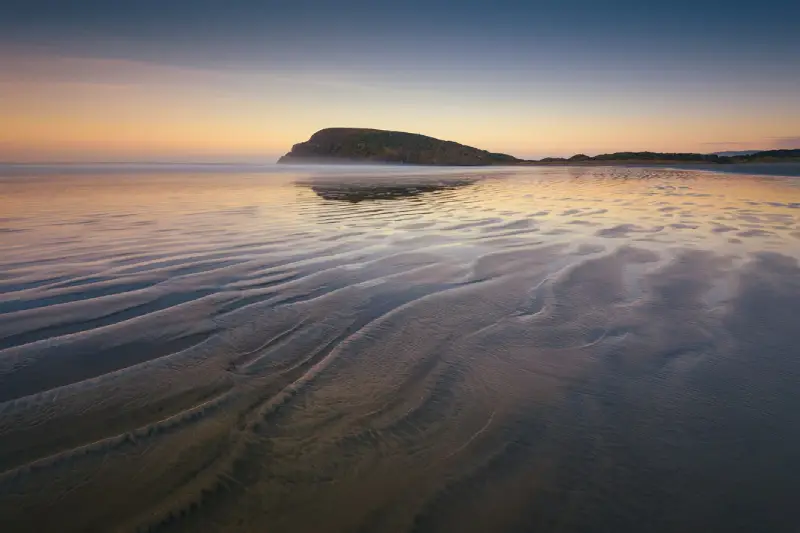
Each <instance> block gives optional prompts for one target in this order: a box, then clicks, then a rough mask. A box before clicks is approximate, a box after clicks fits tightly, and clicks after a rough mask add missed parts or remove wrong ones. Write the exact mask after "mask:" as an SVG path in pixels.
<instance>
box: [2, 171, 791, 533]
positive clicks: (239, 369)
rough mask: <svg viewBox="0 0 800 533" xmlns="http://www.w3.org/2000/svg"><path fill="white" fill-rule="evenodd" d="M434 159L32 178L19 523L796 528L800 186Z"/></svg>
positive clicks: (5, 328) (5, 497)
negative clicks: (440, 166)
mask: <svg viewBox="0 0 800 533" xmlns="http://www.w3.org/2000/svg"><path fill="white" fill-rule="evenodd" d="M425 172H426V171H425V169H420V170H419V171H418V173H419V175H418V176H417V177H415V179H414V180H411V181H409V180H407V179H405V180H404V181H400V180H397V179H396V180H395V183H394V184H391V183H381V184H376V185H364V183H363V180H354V181H352V182H349V183H348V182H347V181H346V180H341V179H338V180H335V181H329V182H325V183H323V182H322V181H324V180H322V181H320V180H318V179H316V178H315V177H312V178H314V179H311V180H309V177H308V176H295V175H290V174H281V173H275V174H269V175H251V174H241V175H225V176H172V177H165V176H151V177H146V176H141V175H137V176H136V177H135V178H130V179H125V178H119V177H118V178H116V179H114V180H108V179H106V178H105V177H102V176H83V177H78V176H70V177H63V178H59V177H47V178H42V179H41V180H31V181H24V182H23V181H16V182H15V181H11V182H9V183H6V185H8V187H7V191H8V192H7V193H5V194H4V196H3V197H2V198H0V206H2V208H3V209H2V212H3V213H4V215H3V216H4V217H5V218H4V219H3V222H2V227H3V230H4V231H3V232H2V233H0V244H2V246H3V249H4V250H8V251H9V253H7V254H4V255H3V256H2V258H0V262H1V263H0V276H1V277H0V313H2V314H0V402H2V403H0V435H1V436H2V438H0V523H2V524H4V525H6V524H7V526H6V527H5V528H4V529H5V530H8V531H146V530H150V531H220V532H223V531H224V532H251V531H252V532H254V531H273V532H280V531H291V532H320V531H326V532H327V531H330V532H350V531H363V532H367V531H370V532H372V531H377V532H381V531H385V532H395V531H414V532H451V531H464V532H470V531H475V532H485V531H508V532H529V531H576V532H578V531H580V532H586V531H598V532H600V531H636V532H639V531H656V532H659V531H664V532H686V531H794V529H795V524H796V523H797V518H798V517H797V516H796V515H797V511H796V510H795V508H796V506H795V504H794V495H795V494H797V493H798V490H800V481H798V480H797V479H796V476H795V475H794V471H795V470H796V469H798V468H800V455H799V454H797V452H796V451H795V448H796V443H797V442H798V439H800V420H798V418H797V416H796V411H797V409H798V407H800V390H798V388H797V387H796V383H797V377H798V375H800V358H798V357H797V348H796V346H797V343H798V341H799V340H800V333H798V332H797V327H796V317H797V316H798V314H800V266H799V265H798V256H800V245H799V244H798V242H799V241H798V239H797V235H798V234H800V220H799V219H800V187H798V185H797V182H796V181H792V180H790V179H783V178H762V177H753V176H727V175H720V174H714V173H707V172H696V171H691V170H667V169H627V168H602V167H596V168H579V169H570V168H554V169H520V170H519V171H515V173H512V174H510V175H509V174H508V172H507V171H504V174H503V175H493V174H485V171H484V174H483V175H481V176H468V175H467V176H461V181H459V182H457V183H454V182H449V181H442V180H443V178H442V177H441V176H439V177H436V180H439V183H438V185H434V184H433V183H431V182H430V181H429V180H430V176H425ZM478 178H480V179H478ZM59 180H60V181H59ZM298 182H299V183H301V184H302V186H298ZM426 183H427V185H426ZM53 188H58V189H59V191H60V194H59V195H56V196H52V195H51V197H50V198H48V201H47V202H45V201H43V200H42V197H41V194H42V192H43V191H47V190H52V189H53ZM4 192H5V191H4ZM87 196H89V197H90V200H92V201H85V199H86V197H87ZM79 198H83V199H84V201H83V202H80V203H79V202H77V201H76V200H77V199H79ZM366 199H369V200H371V201H361V200H366ZM338 200H346V201H338ZM99 502H102V504H100V503H99Z"/></svg>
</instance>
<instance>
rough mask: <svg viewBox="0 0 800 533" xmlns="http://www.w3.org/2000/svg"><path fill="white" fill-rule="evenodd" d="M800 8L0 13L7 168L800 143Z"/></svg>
mask: <svg viewBox="0 0 800 533" xmlns="http://www.w3.org/2000/svg"><path fill="white" fill-rule="evenodd" d="M798 20H800V2H796V1H787V0H780V1H779V0H762V1H761V2H757V3H754V2H737V1H732V0H727V1H718V0H693V1H688V0H672V1H661V0H650V1H644V0H642V1H637V2H634V1H626V0H618V1H601V0H558V1H556V0H527V1H516V0H494V1H491V2H489V1H481V2H478V1H473V0H465V1H461V2H454V1H442V0H404V1H397V0H396V1H393V2H386V1H380V0H372V1H362V0H338V1H335V2H334V1H331V0H286V1H284V0H258V1H257V0H226V1H213V0H192V1H187V0H170V1H169V2H165V1H163V0H159V1H155V0H137V1H129V0H117V1H115V2H110V1H108V0H81V1H74V2H66V1H64V0H24V1H21V0H4V2H3V13H2V16H0V161H14V162H56V161H58V162H62V161H71V162H83V161H85V162H89V161H92V162H96V161H172V162H253V163H261V162H271V161H274V159H275V158H277V157H278V156H280V155H282V154H283V153H286V152H288V151H289V150H290V149H291V146H292V144H294V143H297V142H301V141H304V140H306V139H307V138H308V137H309V136H310V135H311V134H312V133H313V132H315V131H317V130H319V129H322V128H325V127H332V126H349V127H371V128H382V129H392V130H400V131H409V132H415V133H424V134H426V135H431V136H434V137H438V138H443V139H448V140H453V141H457V142H461V143H464V144H468V145H471V146H477V147H479V148H484V149H487V150H491V151H498V152H505V153H510V154H513V155H516V156H518V157H526V158H540V157H546V156H569V155H572V154H575V153H586V154H590V155H593V154H597V153H604V152H614V151H639V150H651V151H667V152H676V151H681V152H686V151H688V152H717V151H725V150H747V149H771V148H800V31H798V30H797V21H798Z"/></svg>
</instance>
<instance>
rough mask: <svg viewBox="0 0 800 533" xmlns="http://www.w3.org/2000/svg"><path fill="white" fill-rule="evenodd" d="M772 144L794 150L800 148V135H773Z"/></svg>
mask: <svg viewBox="0 0 800 533" xmlns="http://www.w3.org/2000/svg"><path fill="white" fill-rule="evenodd" d="M770 144H771V145H772V146H773V147H774V148H778V149H788V150H792V149H795V148H800V136H798V137H772V139H771V140H770Z"/></svg>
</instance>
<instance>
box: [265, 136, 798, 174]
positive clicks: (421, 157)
mask: <svg viewBox="0 0 800 533" xmlns="http://www.w3.org/2000/svg"><path fill="white" fill-rule="evenodd" d="M787 161H800V149H796V150H766V151H762V152H755V153H751V154H741V155H719V154H694V153H662V152H616V153H613V154H600V155H596V156H588V155H584V154H576V155H574V156H572V157H569V158H560V157H546V158H544V159H540V160H524V159H518V158H516V157H513V156H510V155H507V154H499V153H494V152H489V151H487V150H481V149H479V148H473V147H471V146H466V145H463V144H459V143H456V142H453V141H443V140H440V139H436V138H434V137H428V136H427V135H420V134H417V133H406V132H400V131H387V130H376V129H369V128H326V129H323V130H320V131H318V132H317V133H315V134H314V135H312V136H311V138H310V139H309V140H308V141H305V142H302V143H298V144H295V145H294V146H293V147H292V150H291V152H289V153H288V154H286V155H285V156H283V157H281V158H280V159H279V160H278V163H296V164H309V163H311V164H313V163H405V164H413V165H445V166H481V165H614V164H651V165H652V164H676V163H703V164H737V163H773V162H787Z"/></svg>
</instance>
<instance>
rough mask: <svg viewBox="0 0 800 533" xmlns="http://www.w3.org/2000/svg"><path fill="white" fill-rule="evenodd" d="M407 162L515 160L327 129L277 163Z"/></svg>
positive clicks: (399, 135)
mask: <svg viewBox="0 0 800 533" xmlns="http://www.w3.org/2000/svg"><path fill="white" fill-rule="evenodd" d="M348 162H373V163H408V164H414V165H453V166H478V165H504V164H514V163H518V162H520V160H519V159H517V158H516V157H512V156H510V155H506V154H495V153H491V152H487V151H486V150H479V149H478V148H473V147H471V146H465V145H463V144H458V143H455V142H452V141H442V140H440V139H435V138H433V137H428V136H426V135H418V134H416V133H404V132H400V131H386V130H374V129H365V128H327V129H324V130H320V131H318V132H317V133H315V134H314V135H312V136H311V138H310V139H309V140H307V141H306V142H302V143H299V144H295V145H294V146H293V147H292V151H291V152H289V153H288V154H286V155H285V156H283V157H281V158H280V159H279V160H278V163H298V164H302V163H306V164H308V163H312V164H313V163H348Z"/></svg>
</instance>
